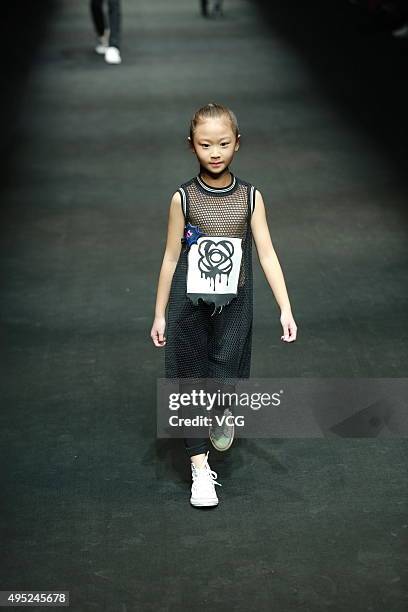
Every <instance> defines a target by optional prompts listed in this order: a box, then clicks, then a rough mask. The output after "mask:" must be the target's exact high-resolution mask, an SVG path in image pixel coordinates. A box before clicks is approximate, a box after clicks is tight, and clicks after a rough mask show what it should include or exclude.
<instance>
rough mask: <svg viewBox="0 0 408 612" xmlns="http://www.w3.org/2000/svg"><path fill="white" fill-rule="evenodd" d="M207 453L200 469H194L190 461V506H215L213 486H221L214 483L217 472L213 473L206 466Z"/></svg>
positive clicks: (215, 495)
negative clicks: (191, 480)
mask: <svg viewBox="0 0 408 612" xmlns="http://www.w3.org/2000/svg"><path fill="white" fill-rule="evenodd" d="M208 452H209V451H207V454H206V456H205V459H204V461H203V463H202V465H201V467H199V468H198V467H196V466H195V465H194V463H193V462H192V461H191V460H190V461H191V474H192V478H193V484H192V485H191V497H190V504H191V505H192V506H197V507H202V506H217V504H218V497H217V493H216V491H215V486H214V485H218V486H220V487H221V486H222V485H221V483H219V482H216V478H217V472H214V471H213V470H212V469H211V468H210V466H209V465H208Z"/></svg>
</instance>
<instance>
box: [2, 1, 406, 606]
mask: <svg viewBox="0 0 408 612" xmlns="http://www.w3.org/2000/svg"><path fill="white" fill-rule="evenodd" d="M299 4H300V3H295V2H294V1H292V0H288V1H287V2H283V1H276V2H275V1H273V0H271V1H270V2H266V1H264V2H261V1H259V2H256V1H250V0H229V1H227V0H226V1H225V17H224V19H218V20H205V19H203V18H202V17H201V16H200V14H199V11H198V3H196V2H192V1H191V0H172V1H171V2H169V1H167V0H155V1H154V2H152V1H148V0H138V1H137V2H136V1H132V0H123V2H122V7H123V8H122V10H123V45H122V57H123V63H122V65H121V66H108V65H106V64H105V62H104V60H103V59H102V58H101V57H99V56H97V55H96V54H95V53H94V51H93V45H94V35H93V31H92V26H91V21H90V16H89V10H88V5H87V3H86V2H83V1H80V0H61V1H60V2H59V3H57V5H56V6H53V5H52V4H51V3H46V4H45V5H44V6H46V7H47V10H44V7H43V9H42V13H41V14H40V13H38V14H37V18H38V24H37V26H38V27H39V24H40V20H42V23H43V24H44V29H43V30H38V38H36V37H35V35H34V34H33V32H31V34H30V28H29V27H28V25H27V22H26V26H25V30H24V32H23V34H24V37H28V38H25V39H23V36H21V41H20V42H21V44H23V43H24V40H25V42H26V47H21V49H23V50H24V49H25V51H26V52H27V59H26V60H25V63H24V65H23V64H21V65H20V68H21V75H22V76H21V80H19V79H18V78H17V75H16V73H13V72H12V71H11V70H9V72H8V73H7V74H8V76H9V78H10V83H11V84H12V86H11V87H10V88H9V89H7V90H6V93H5V94H4V98H3V101H2V108H3V113H2V121H3V135H4V140H3V153H2V158H3V160H4V163H3V170H2V175H1V176H2V179H1V200H2V209H1V230H0V231H1V263H0V266H1V283H2V297H1V328H0V329H1V345H2V357H3V358H2V362H3V364H2V367H1V374H2V383H1V396H2V399H1V406H2V410H1V422H0V425H1V439H2V444H1V449H2V450H1V465H2V511H1V525H2V536H1V541H2V545H1V548H2V571H1V576H2V580H1V590H11V589H25V590H27V589H34V590H56V589H60V590H67V591H70V601H71V606H70V609H71V610H73V611H75V612H88V611H89V612H90V611H92V610H97V611H99V612H100V611H102V610H103V611H106V612H133V611H137V612H138V611H143V612H148V611H152V612H159V611H160V612H179V611H180V610H182V609H185V610H188V611H190V610H191V611H192V610H195V611H201V610H203V611H204V610H211V611H212V612H219V611H221V610H225V609H231V610H234V611H239V612H241V611H242V612H247V611H249V610H256V611H257V612H258V611H259V612H264V611H265V612H266V611H271V610H273V611H276V612H292V611H295V610H296V611H298V610H299V611H300V610H302V611H305V612H306V611H307V612H320V611H322V612H323V611H324V612H326V611H328V610H330V611H333V612H345V611H346V610H351V611H353V612H360V611H361V612H362V611H367V612H368V611H372V612H403V610H406V607H407V597H408V591H407V582H408V581H407V534H408V519H407V479H406V465H407V443H406V439H404V438H390V437H387V436H381V435H380V436H378V437H377V438H366V439H364V438H363V439H355V438H354V439H353V438H348V439H347V438H345V439H342V438H337V439H333V438H331V439H328V438H315V439H307V438H298V439H284V438H270V439H237V440H236V441H235V442H234V445H233V446H232V448H231V449H230V450H229V451H227V452H226V453H223V454H221V453H217V452H216V451H212V452H210V464H211V467H212V468H213V469H214V470H216V471H217V473H218V480H219V481H220V482H221V483H222V485H223V486H222V488H221V487H217V493H218V495H219V498H220V504H219V507H218V508H216V509H215V510H212V511H210V512H205V511H204V512H202V511H200V510H197V509H194V508H192V507H190V505H189V487H190V469H189V465H188V461H187V458H186V455H185V451H184V448H183V446H182V441H181V440H168V439H156V396H155V393H156V380H157V378H159V377H161V376H163V375H164V370H163V368H164V355H163V350H161V349H157V348H155V347H154V346H153V344H152V342H151V340H150V337H149V334H150V329H151V325H152V322H153V314H154V302H155V297H156V294H155V292H156V285H157V280H158V273H159V269H160V264H161V258H162V255H163V250H164V244H165V237H166V223H167V217H168V207H169V203H170V198H171V195H172V194H173V193H174V191H175V189H176V188H177V186H178V185H179V184H181V183H182V182H184V181H186V180H188V179H189V178H190V177H192V176H194V174H196V171H197V164H196V160H195V158H194V157H193V155H191V153H190V152H189V151H188V150H187V146H186V140H185V138H186V137H187V133H188V125H189V120H190V117H191V116H192V114H193V112H194V111H195V109H196V108H198V107H200V106H202V105H203V104H206V103H207V102H210V101H213V102H214V101H215V102H220V103H223V104H226V105H227V106H230V107H231V108H232V109H233V110H234V112H235V113H236V115H237V117H238V120H239V124H240V130H241V134H242V144H241V149H240V151H239V153H238V154H237V156H236V158H235V159H234V162H233V166H232V170H233V171H234V172H235V174H236V175H237V176H239V177H241V178H243V179H245V180H248V181H249V182H251V183H253V184H254V185H255V186H256V187H257V188H258V189H259V190H260V191H261V192H262V194H263V197H264V200H265V203H266V206H267V211H268V221H269V227H270V231H271V236H272V240H273V243H274V246H275V248H276V251H277V253H278V256H279V258H280V261H281V264H282V268H283V271H284V274H285V279H286V282H287V287H288V291H289V296H290V299H291V303H292V308H293V313H294V316H295V319H296V322H297V325H298V340H297V341H296V342H295V343H292V344H285V343H282V342H281V341H280V336H281V334H282V330H281V326H280V322H279V311H278V308H277V305H276V302H275V300H274V297H273V294H272V292H271V290H270V289H269V286H268V284H267V282H266V279H265V277H264V275H263V273H262V270H261V268H260V266H259V262H258V259H257V255H256V250H255V248H254V271H255V282H254V284H255V315H254V337H253V359H252V376H253V377H257V378H267V377H287V378H292V377H295V378H296V377H303V378H307V377H334V378H336V377H346V378H358V377H368V378H376V377H385V378H387V377H390V378H399V377H401V378H403V377H405V376H406V364H407V362H408V343H407V312H408V309H407V283H406V269H407V230H406V223H405V221H406V202H407V181H406V177H407V139H406V127H407V117H406V108H407V105H406V102H407V93H406V91H405V88H404V85H405V81H406V63H407V51H406V48H404V46H403V44H402V43H400V42H399V43H397V42H394V41H390V40H389V38H387V36H386V35H385V33H384V32H380V31H375V30H374V31H373V30H370V29H369V28H365V27H360V29H359V28H358V27H357V25H356V24H355V22H353V16H352V14H351V11H352V8H351V6H350V5H348V3H347V2H344V3H342V2H339V1H337V2H334V3H331V6H330V8H329V7H328V6H327V3H325V2H323V1H316V2H313V3H304V4H305V5H308V7H306V6H303V5H302V6H299ZM30 10H31V11H32V13H30V15H31V17H32V18H34V17H35V14H34V13H33V9H32V8H31V9H30ZM34 23H37V22H34ZM45 26H46V27H45ZM40 34H41V36H40ZM30 36H31V38H30ZM21 53H23V51H21ZM19 57H20V56H19ZM21 57H22V55H21ZM16 70H17V69H16ZM32 609H36V610H37V609H38V610H40V609H42V608H39V607H38V608H32Z"/></svg>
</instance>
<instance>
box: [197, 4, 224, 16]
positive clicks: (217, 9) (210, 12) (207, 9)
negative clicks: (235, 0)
mask: <svg viewBox="0 0 408 612" xmlns="http://www.w3.org/2000/svg"><path fill="white" fill-rule="evenodd" d="M222 4H223V0H200V6H201V14H202V16H203V17H222V16H223V15H224V13H223V10H222Z"/></svg>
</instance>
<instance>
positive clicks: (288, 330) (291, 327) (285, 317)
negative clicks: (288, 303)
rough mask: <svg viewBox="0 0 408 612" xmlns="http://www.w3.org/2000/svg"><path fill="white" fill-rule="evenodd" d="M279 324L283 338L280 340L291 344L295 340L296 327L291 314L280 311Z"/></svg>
mask: <svg viewBox="0 0 408 612" xmlns="http://www.w3.org/2000/svg"><path fill="white" fill-rule="evenodd" d="M280 322H281V324H282V328H283V336H281V340H283V341H284V342H293V341H294V340H296V332H297V325H296V323H295V320H294V318H293V316H292V313H291V312H288V311H285V310H282V312H281V317H280Z"/></svg>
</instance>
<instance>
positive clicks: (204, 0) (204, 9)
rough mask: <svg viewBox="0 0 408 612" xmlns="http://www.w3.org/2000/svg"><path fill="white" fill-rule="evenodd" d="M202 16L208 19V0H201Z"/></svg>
mask: <svg viewBox="0 0 408 612" xmlns="http://www.w3.org/2000/svg"><path fill="white" fill-rule="evenodd" d="M200 6H201V14H202V16H203V17H208V0H200Z"/></svg>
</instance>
